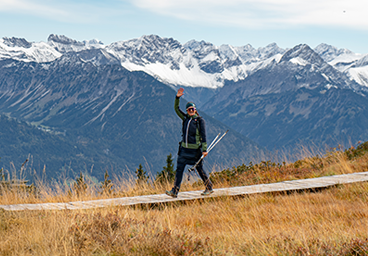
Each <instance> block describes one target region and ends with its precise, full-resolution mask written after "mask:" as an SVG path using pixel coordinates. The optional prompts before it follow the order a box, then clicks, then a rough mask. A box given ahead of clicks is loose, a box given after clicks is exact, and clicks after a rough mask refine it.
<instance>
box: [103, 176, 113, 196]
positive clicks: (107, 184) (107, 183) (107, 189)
mask: <svg viewBox="0 0 368 256" xmlns="http://www.w3.org/2000/svg"><path fill="white" fill-rule="evenodd" d="M109 177H110V176H109V173H108V172H107V170H106V172H105V176H104V181H101V185H100V188H101V189H102V194H108V195H110V194H111V193H112V192H113V188H112V187H113V186H114V184H113V183H112V182H111V180H110V179H109Z"/></svg>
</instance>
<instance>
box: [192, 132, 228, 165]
mask: <svg viewBox="0 0 368 256" xmlns="http://www.w3.org/2000/svg"><path fill="white" fill-rule="evenodd" d="M228 131H229V130H227V131H226V132H225V133H224V134H223V135H222V136H221V137H220V138H219V139H218V140H216V139H217V138H218V135H217V137H216V138H215V139H214V140H213V141H212V142H211V144H210V146H209V147H208V149H207V153H209V152H210V151H211V150H212V149H213V148H214V147H215V146H216V145H217V143H219V141H220V140H222V138H223V137H224V136H225V135H226V134H227V132H228ZM203 158H204V156H203V155H202V156H201V158H200V159H199V160H198V161H197V162H196V163H195V165H194V166H192V167H191V168H189V169H188V171H189V172H191V171H194V169H195V168H196V167H197V165H198V164H199V163H200V162H201V161H202V159H203Z"/></svg>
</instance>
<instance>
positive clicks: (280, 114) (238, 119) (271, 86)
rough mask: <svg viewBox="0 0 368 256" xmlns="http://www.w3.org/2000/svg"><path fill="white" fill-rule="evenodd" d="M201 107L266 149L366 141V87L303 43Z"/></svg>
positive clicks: (348, 143)
mask: <svg viewBox="0 0 368 256" xmlns="http://www.w3.org/2000/svg"><path fill="white" fill-rule="evenodd" d="M363 63H364V62H363ZM202 109H203V110H204V111H206V113H208V114H210V115H212V116H213V117H215V118H216V119H217V120H221V121H222V122H224V123H226V124H228V125H229V126H230V127H231V128H233V129H235V130H236V131H238V132H240V133H241V134H243V135H245V136H247V137H249V138H251V139H252V140H254V141H256V142H257V143H259V144H260V145H262V146H265V147H267V148H268V149H276V148H277V149H283V147H285V148H289V147H290V148H296V147H297V145H298V143H301V145H303V146H310V145H312V147H313V146H314V147H319V148H321V149H323V148H324V147H325V146H326V145H328V146H332V145H338V144H341V145H345V146H351V143H353V144H355V143H356V142H357V141H359V140H362V141H365V140H367V139H368V129H367V128H366V127H367V124H368V115H367V110H368V100H367V97H366V91H365V90H364V87H363V88H362V87H361V86H360V85H359V84H357V83H356V82H354V81H351V80H350V79H349V77H348V76H347V75H346V74H344V73H342V72H340V71H338V70H336V69H335V68H333V67H332V66H331V65H330V64H328V63H327V62H326V61H325V60H323V59H322V58H321V57H320V55H318V54H317V53H316V52H315V51H314V50H312V49H311V48H310V47H309V46H308V45H305V44H304V45H297V46H295V47H294V48H292V49H290V50H289V51H287V52H286V53H285V54H283V56H282V58H281V59H280V60H279V61H274V62H273V63H271V64H270V65H268V66H267V67H265V68H263V69H260V70H258V71H257V72H255V73H253V74H251V75H249V76H248V77H247V78H245V79H244V80H242V81H238V82H228V83H227V84H226V85H225V86H224V87H222V88H220V89H219V90H218V92H217V93H216V94H215V95H214V96H213V97H212V98H211V99H209V101H208V102H207V104H204V105H203V108H202Z"/></svg>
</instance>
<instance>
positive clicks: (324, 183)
mask: <svg viewBox="0 0 368 256" xmlns="http://www.w3.org/2000/svg"><path fill="white" fill-rule="evenodd" d="M365 181H368V172H360V173H352V174H341V175H334V176H327V177H319V178H311V179H303V180H290V181H283V182H278V183H271V184H257V185H250V186H238V187H231V188H219V189H214V193H213V194H211V195H209V196H202V195H201V193H202V191H186V192H180V193H179V195H178V197H177V198H172V197H169V196H167V195H166V194H158V195H144V196H134V197H122V198H109V199H98V200H88V201H75V202H68V203H40V204H14V205H0V208H1V209H4V210H6V211H22V210H31V211H33V210H65V209H69V210H77V209H91V208H99V207H110V206H129V205H140V204H155V203H167V202H174V201H185V200H197V199H200V198H208V197H219V196H239V195H249V194H258V193H268V192H280V191H293V190H304V189H314V188H324V187H330V186H334V185H338V184H349V183H354V182H365Z"/></svg>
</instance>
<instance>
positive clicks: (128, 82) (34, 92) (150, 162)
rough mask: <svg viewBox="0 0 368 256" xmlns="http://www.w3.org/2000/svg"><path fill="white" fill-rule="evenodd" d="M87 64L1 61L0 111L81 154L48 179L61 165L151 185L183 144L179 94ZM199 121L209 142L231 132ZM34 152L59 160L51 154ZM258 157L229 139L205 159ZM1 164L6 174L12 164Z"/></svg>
mask: <svg viewBox="0 0 368 256" xmlns="http://www.w3.org/2000/svg"><path fill="white" fill-rule="evenodd" d="M100 56H101V59H102V58H103V57H104V55H100ZM82 57H83V52H80V53H78V54H73V53H71V54H68V55H66V56H63V57H61V58H60V59H58V60H56V61H54V62H50V63H47V64H39V63H34V62H30V63H27V62H19V61H10V60H4V61H0V70H1V72H0V93H1V95H2V96H1V98H0V111H1V112H2V113H6V114H7V115H9V116H11V117H13V118H16V119H18V120H22V121H26V122H28V123H30V124H33V125H35V126H37V127H44V128H45V129H49V130H51V131H54V132H55V133H57V134H59V135H58V136H64V138H63V139H64V140H65V141H67V143H68V144H70V145H73V147H74V148H75V149H76V150H77V149H78V150H77V151H78V152H76V150H72V151H71V152H75V155H74V156H73V157H71V155H72V154H74V153H71V152H68V151H64V152H65V154H62V155H57V156H58V157H60V158H63V159H64V162H63V163H62V164H61V165H59V166H58V167H56V166H55V165H53V167H52V168H51V167H50V168H46V172H47V176H48V177H49V178H57V177H59V176H60V173H64V172H65V170H62V167H63V166H64V165H66V166H68V169H72V170H74V172H76V173H79V172H80V171H83V172H89V175H92V176H95V177H96V178H97V179H99V180H101V179H102V178H103V174H104V172H105V170H109V171H110V173H111V174H114V175H119V176H120V175H122V176H126V177H127V176H129V175H130V174H132V173H134V171H135V168H137V167H138V165H139V164H140V163H141V164H143V166H144V167H145V169H146V170H147V172H148V173H150V174H152V175H151V177H154V176H155V174H156V173H157V172H158V171H160V170H161V169H162V166H164V165H165V159H166V156H167V155H169V154H170V153H171V154H173V155H174V156H175V155H176V152H177V149H178V141H179V140H180V139H181V138H180V136H181V128H180V127H181V121H180V119H179V118H178V117H177V116H176V114H175V112H174V110H173V104H174V99H175V94H176V92H175V91H174V90H173V89H172V88H171V87H169V86H167V85H165V84H163V83H161V82H159V81H157V80H155V79H154V78H153V77H151V76H149V75H147V74H146V73H144V72H130V71H128V70H126V69H124V68H123V67H121V66H120V65H104V66H96V65H94V63H93V61H86V60H85V58H84V59H83V58H82ZM182 104H185V102H184V101H183V102H182ZM200 113H201V115H202V116H203V117H204V118H205V120H206V122H207V127H208V128H207V129H208V130H207V132H208V138H209V139H211V138H214V137H215V136H216V134H217V133H219V132H220V131H221V132H224V131H226V130H227V129H229V128H228V127H226V126H225V125H224V124H222V123H220V122H218V121H216V120H215V119H213V118H212V117H209V116H207V115H206V114H205V113H203V112H201V111H200ZM1 143H4V144H2V145H1V146H2V147H3V148H6V147H7V144H5V142H4V141H3V142H1ZM37 150H40V151H42V150H47V151H48V154H51V152H54V153H55V154H56V153H57V151H51V152H50V150H49V149H48V148H47V147H44V148H43V147H40V148H38V149H37ZM35 152H36V150H30V151H29V152H28V153H29V154H31V155H33V154H35V155H34V156H35V158H36V159H35V161H36V162H37V163H39V164H38V166H34V167H33V168H37V171H38V172H40V171H41V169H43V165H44V163H47V162H49V159H48V158H44V159H43V158H40V157H41V155H42V154H43V153H42V154H41V155H40V156H38V155H37V154H36V153H35ZM256 152H259V153H260V155H261V156H262V154H264V153H262V149H261V148H260V147H259V146H258V145H257V144H256V143H254V142H252V141H251V140H249V139H248V138H246V137H244V136H242V135H240V134H239V133H237V132H235V131H230V132H229V135H228V136H227V138H226V140H224V141H223V142H222V143H221V145H219V146H218V147H217V148H216V149H215V150H214V151H213V153H211V156H213V157H209V158H208V168H209V169H212V166H216V165H217V164H220V165H227V164H229V163H230V164H234V163H236V162H238V163H240V162H241V161H243V160H246V161H250V160H253V159H255V158H258V157H259V155H257V154H258V153H256ZM76 155H78V157H76ZM3 157H5V158H4V160H5V159H10V158H11V157H14V154H13V155H10V154H8V153H7V152H4V155H3ZM16 159H18V157H16ZM76 159H79V160H78V163H75V162H74V160H76ZM13 161H15V160H13ZM76 161H77V160H76ZM22 162H23V161H22ZM2 164H5V165H3V166H4V167H5V168H6V169H8V168H9V166H8V162H2ZM39 166H40V167H41V169H39ZM82 166H83V168H82ZM54 168H55V169H54ZM91 172H92V173H91ZM73 175H75V174H73Z"/></svg>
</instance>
